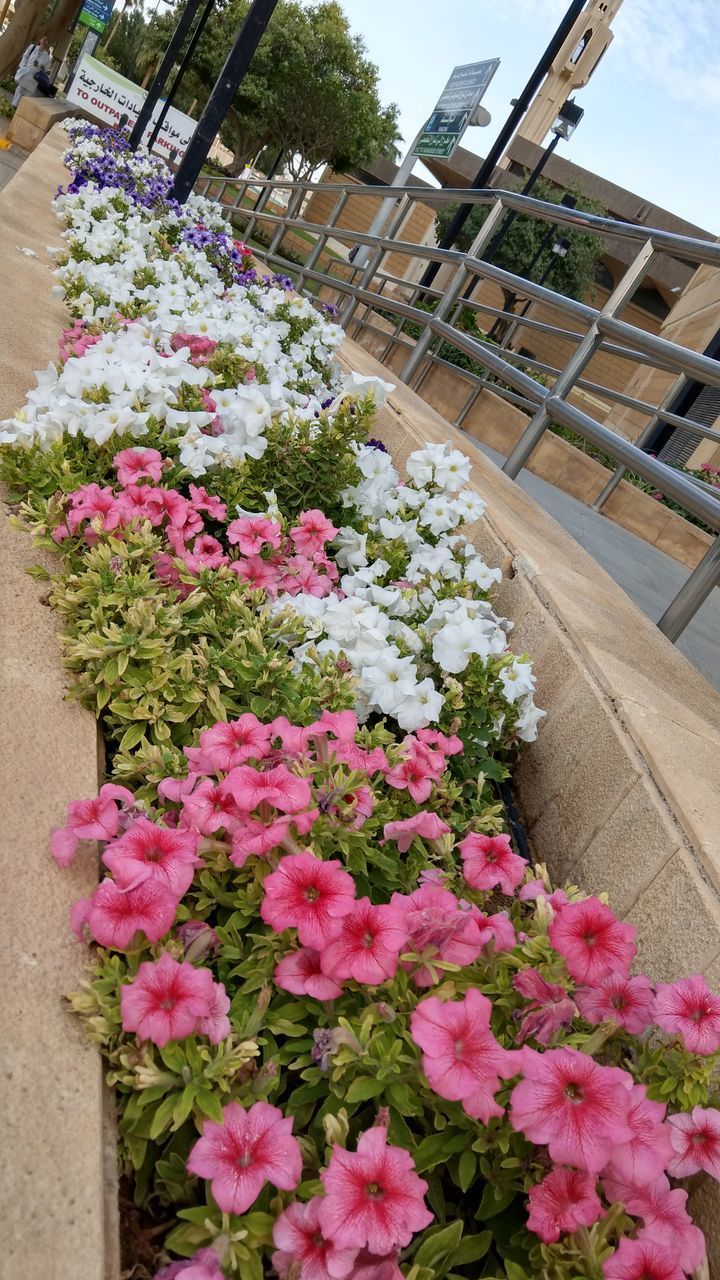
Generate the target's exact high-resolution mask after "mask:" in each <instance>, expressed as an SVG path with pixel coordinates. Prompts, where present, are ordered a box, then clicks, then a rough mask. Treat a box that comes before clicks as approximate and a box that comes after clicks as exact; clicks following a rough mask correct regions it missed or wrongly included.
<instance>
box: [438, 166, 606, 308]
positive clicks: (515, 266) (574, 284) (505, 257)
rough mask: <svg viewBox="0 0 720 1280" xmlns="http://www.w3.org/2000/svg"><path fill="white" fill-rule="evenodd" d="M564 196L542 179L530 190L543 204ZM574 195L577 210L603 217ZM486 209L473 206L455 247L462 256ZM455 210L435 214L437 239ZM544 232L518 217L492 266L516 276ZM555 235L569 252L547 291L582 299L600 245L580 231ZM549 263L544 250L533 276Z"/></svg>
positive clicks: (513, 185) (514, 183) (535, 221)
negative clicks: (566, 246)
mask: <svg viewBox="0 0 720 1280" xmlns="http://www.w3.org/2000/svg"><path fill="white" fill-rule="evenodd" d="M506 185H507V187H508V188H510V189H517V190H520V187H521V185H522V184H521V183H520V182H519V181H518V180H517V179H515V180H513V179H511V178H508V180H507V183H506ZM564 194H565V193H564V192H563V191H562V190H561V189H560V188H559V187H556V186H554V185H553V184H552V183H550V182H547V181H546V180H544V179H542V178H540V179H538V181H537V182H536V184H535V186H534V187H533V190H532V195H533V198H535V199H537V200H546V201H548V202H549V203H551V204H559V203H560V201H561V199H562V197H563V195H564ZM576 194H577V195H578V204H579V206H580V207H581V208H582V209H584V210H585V211H586V212H588V213H597V214H604V213H605V210H604V209H602V208H601V207H600V206H599V205H597V204H595V203H594V202H593V201H592V200H591V199H590V198H589V197H588V196H585V195H584V194H583V193H582V192H577V193H576ZM490 207H491V206H489V205H480V204H477V205H475V206H474V208H473V210H472V213H471V214H470V217H469V218H468V220H467V222H466V223H465V226H464V227H463V229H462V231H461V232H460V234H459V236H458V238H457V245H456V247H457V248H458V249H462V250H463V251H464V252H467V251H468V250H469V248H470V246H471V244H472V242H473V240H474V239H475V237H476V235H477V234H478V231H479V230H480V228H481V227H482V225H483V223H484V222H485V219H486V218H487V217H488V215H489V212H490ZM457 208H458V206H457V205H444V206H443V208H442V209H441V210H440V211H439V213H438V215H437V217H436V219H435V230H436V233H437V236H438V239H440V238H441V237H442V236H443V235H444V233H445V231H446V229H447V227H448V225H449V223H450V220H451V219H452V217H453V215H454V214H455V213H456V212H457ZM547 230H548V223H547V222H542V221H541V220H540V219H539V218H532V217H527V216H526V215H524V214H520V215H519V216H518V217H517V218H516V219H515V221H514V222H513V224H512V226H511V228H510V231H509V232H508V234H507V236H506V237H505V239H504V240H503V243H502V244H501V245H500V246H499V248H498V249H497V252H496V253H494V254H493V262H494V263H495V265H496V266H498V267H504V268H505V269H506V270H507V271H512V272H514V273H515V274H516V275H518V274H520V273H521V272H523V271H524V270H525V268H526V267H527V265H528V263H529V262H530V261H531V260H532V259H533V258H534V257H535V254H536V253H537V250H538V249H539V248H540V244H541V242H542V241H543V240H544V238H545V236H546V234H547ZM558 234H559V235H562V236H563V237H564V238H565V239H567V240H568V242H569V244H570V248H569V249H568V252H567V255H566V257H564V258H561V257H557V258H556V261H555V263H554V266H553V271H552V275H551V277H550V280H549V282H548V287H552V288H553V289H554V290H555V291H556V292H557V293H562V294H564V295H565V296H566V297H568V298H584V297H585V295H586V293H587V292H588V291H589V290H591V289H592V286H593V283H594V280H595V271H596V267H597V264H598V261H599V259H600V258H601V257H602V254H603V244H602V241H601V240H600V239H599V238H598V237H597V236H593V235H587V234H584V233H583V232H581V231H573V230H571V229H570V228H568V227H564V228H562V230H561V231H559V232H558ZM552 256H554V255H552ZM550 260H551V250H550V247H549V246H548V249H547V250H546V254H545V255H544V256H543V258H541V260H540V262H539V263H538V266H537V267H536V269H535V275H536V276H537V275H538V274H539V273H540V272H542V271H543V270H544V269H545V267H546V266H547V265H548V262H549V261H550ZM508 309H509V308H508Z"/></svg>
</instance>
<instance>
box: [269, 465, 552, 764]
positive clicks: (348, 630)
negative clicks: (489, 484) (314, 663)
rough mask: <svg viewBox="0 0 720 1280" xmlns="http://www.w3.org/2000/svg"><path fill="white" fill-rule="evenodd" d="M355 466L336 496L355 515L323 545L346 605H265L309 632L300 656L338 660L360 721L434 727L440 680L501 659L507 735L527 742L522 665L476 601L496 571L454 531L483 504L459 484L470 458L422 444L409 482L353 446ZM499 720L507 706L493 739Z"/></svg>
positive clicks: (530, 719)
mask: <svg viewBox="0 0 720 1280" xmlns="http://www.w3.org/2000/svg"><path fill="white" fill-rule="evenodd" d="M357 463H358V469H359V471H360V474H361V477H362V479H361V480H360V481H359V483H358V484H357V485H356V486H355V487H354V488H353V489H351V490H348V491H347V492H346V494H345V495H344V498H345V502H346V505H348V506H352V507H353V508H354V509H355V510H356V511H357V512H358V514H359V516H360V519H359V521H358V522H357V524H354V525H346V526H344V527H343V528H342V529H341V530H340V532H339V533H338V536H337V538H336V539H335V543H334V552H335V558H336V560H337V563H338V564H339V565H340V567H341V568H343V569H345V571H346V572H345V574H344V575H343V577H342V578H341V581H340V586H341V588H342V591H343V593H344V596H345V598H344V599H337V597H334V596H329V597H325V598H323V599H317V598H316V597H315V596H312V595H299V596H293V597H289V596H283V597H280V598H279V600H278V601H277V602H276V605H275V607H276V608H283V607H287V606H289V607H291V608H293V609H295V610H296V611H297V612H299V613H301V615H302V617H303V618H304V619H305V621H306V624H307V625H308V628H309V631H308V634H309V636H310V640H309V641H308V642H307V644H306V645H305V646H303V647H302V649H301V650H299V651H298V657H299V659H300V660H302V657H303V654H304V652H305V651H306V650H307V647H308V645H309V644H310V643H313V644H314V646H315V648H316V649H317V650H318V651H319V652H320V653H321V654H322V655H324V656H326V655H337V656H339V655H341V654H342V655H344V657H345V659H346V660H347V662H348V663H349V665H350V668H351V669H352V671H353V672H354V674H355V675H356V676H357V677H358V679H359V686H360V704H359V707H358V711H359V714H360V715H361V716H365V717H367V715H369V714H370V712H372V711H376V712H380V713H382V714H383V715H387V716H391V717H393V718H394V719H396V720H397V722H398V724H399V725H400V727H401V728H402V729H405V730H413V729H418V728H421V727H422V726H424V725H427V724H431V723H434V722H436V721H437V720H438V718H439V716H440V713H441V711H442V708H443V705H444V702H445V694H443V692H442V686H443V684H445V685H447V678H448V677H450V678H452V677H455V676H458V675H460V674H462V672H464V671H465V670H466V668H467V666H468V664H469V662H470V660H471V658H472V657H473V655H478V656H479V657H480V659H481V660H482V661H483V662H484V663H488V661H489V660H490V659H492V658H500V659H502V661H500V662H498V663H496V665H495V668H494V672H493V679H494V680H495V682H496V686H497V692H498V694H499V695H500V697H501V699H502V700H503V701H504V702H505V703H507V704H508V708H510V707H512V709H513V726H512V727H513V732H514V734H515V735H516V736H517V737H519V738H522V739H523V740H525V741H528V742H532V741H534V739H535V738H536V737H537V725H538V721H539V720H540V718H541V717H542V715H543V714H544V713H543V712H542V711H539V710H538V709H537V707H536V706H535V703H534V700H533V690H534V687H535V679H534V676H533V674H532V669H531V667H530V664H529V663H527V662H522V661H520V660H519V659H517V658H515V657H514V656H513V655H512V654H511V653H510V651H509V649H508V642H507V633H508V631H510V630H511V628H512V624H511V623H510V622H508V621H507V619H504V618H500V617H498V616H497V615H496V614H495V613H494V612H493V610H492V607H491V605H490V604H489V603H488V601H487V600H486V599H484V598H483V595H482V594H481V593H485V592H487V591H489V590H490V588H491V587H492V586H493V585H494V584H495V583H497V582H499V581H500V579H501V577H502V575H501V572H500V570H499V569H491V568H489V567H488V566H487V565H486V564H485V562H484V561H483V559H482V556H481V555H480V554H479V552H477V551H476V550H475V548H474V547H473V545H472V544H471V543H470V542H468V541H467V540H466V539H465V538H464V537H463V536H462V535H461V534H458V533H457V532H456V530H457V528H458V527H459V526H460V525H463V524H467V523H469V522H471V521H473V520H476V519H478V518H479V517H480V516H481V515H482V513H483V510H484V503H483V501H482V499H481V498H479V497H478V495H477V494H475V493H474V492H473V491H472V490H471V489H464V488H463V485H464V484H465V482H466V481H467V480H468V478H469V472H470V463H469V459H468V458H466V457H465V455H464V454H462V453H459V452H458V451H457V450H456V449H453V448H452V447H451V445H449V444H445V445H427V446H426V447H425V448H424V449H421V450H417V451H416V452H415V453H413V454H411V455H410V457H409V458H408V461H407V463H406V470H407V473H408V476H409V477H410V481H411V482H410V484H408V485H403V484H401V483H400V477H399V474H398V472H397V471H396V469H395V467H394V466H393V463H392V459H391V458H390V456H389V454H387V453H385V452H384V451H383V450H381V449H377V448H374V447H368V446H359V447H358V450H357ZM383 550H384V554H383ZM378 551H379V552H380V554H377V552H378ZM385 556H387V557H389V558H385ZM391 561H392V565H391ZM438 675H439V679H438ZM506 718H507V711H506V712H501V713H500V714H499V716H498V719H497V722H496V724H495V725H494V726H493V730H494V733H495V734H496V735H499V734H500V733H501V732H502V729H503V726H504V722H505V720H506Z"/></svg>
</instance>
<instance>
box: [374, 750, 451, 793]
mask: <svg viewBox="0 0 720 1280" xmlns="http://www.w3.org/2000/svg"><path fill="white" fill-rule="evenodd" d="M402 747H403V759H402V760H401V761H400V762H399V763H398V764H396V765H393V767H392V768H391V769H388V770H387V772H386V774H385V781H386V782H387V784H388V786H389V787H394V788H395V789H396V790H398V791H404V790H405V789H407V791H408V792H409V794H410V795H411V796H412V798H413V800H414V801H415V803H416V804H424V803H425V801H426V800H427V799H428V797H429V795H430V792H431V791H432V787H433V783H434V782H438V781H439V779H440V778H441V777H442V773H443V769H444V767H445V758H444V756H442V755H440V754H439V753H438V752H433V751H431V750H430V748H429V747H426V746H425V745H424V744H423V743H421V742H417V740H416V739H415V738H413V737H411V736H410V735H408V737H407V738H405V739H404V741H403V743H402Z"/></svg>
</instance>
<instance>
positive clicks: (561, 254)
mask: <svg viewBox="0 0 720 1280" xmlns="http://www.w3.org/2000/svg"><path fill="white" fill-rule="evenodd" d="M569 248H570V241H569V240H566V239H565V237H564V236H561V238H560V239H559V240H556V241H555V242H554V244H553V246H552V251H553V253H555V254H557V256H558V258H566V257H567V251H568V249H569Z"/></svg>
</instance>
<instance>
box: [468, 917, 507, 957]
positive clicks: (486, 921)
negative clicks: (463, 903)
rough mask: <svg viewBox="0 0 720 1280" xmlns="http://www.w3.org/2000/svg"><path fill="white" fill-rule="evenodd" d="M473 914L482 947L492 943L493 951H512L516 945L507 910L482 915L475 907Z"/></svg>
mask: <svg viewBox="0 0 720 1280" xmlns="http://www.w3.org/2000/svg"><path fill="white" fill-rule="evenodd" d="M473 915H474V917H475V919H476V920H477V922H478V924H479V926H480V938H481V941H482V944H483V946H484V947H486V946H488V944H490V943H492V947H493V950H494V951H496V952H497V951H512V949H513V947H516V946H517V938H516V937H515V928H514V925H513V922H512V920H511V919H510V917H509V916H508V913H507V911H496V912H495V914H494V915H492V916H485V915H483V913H482V911H480V910H478V908H477V907H474V908H473Z"/></svg>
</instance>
